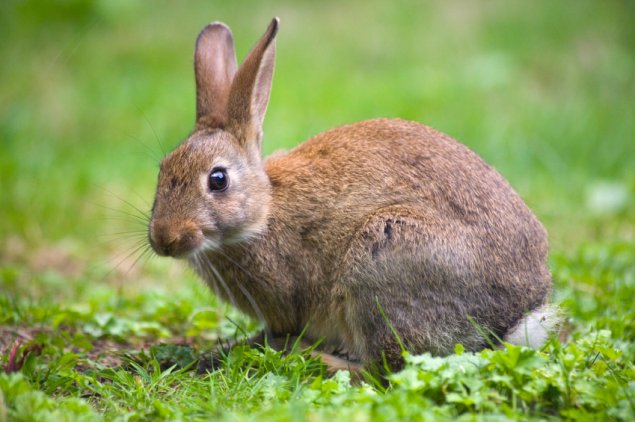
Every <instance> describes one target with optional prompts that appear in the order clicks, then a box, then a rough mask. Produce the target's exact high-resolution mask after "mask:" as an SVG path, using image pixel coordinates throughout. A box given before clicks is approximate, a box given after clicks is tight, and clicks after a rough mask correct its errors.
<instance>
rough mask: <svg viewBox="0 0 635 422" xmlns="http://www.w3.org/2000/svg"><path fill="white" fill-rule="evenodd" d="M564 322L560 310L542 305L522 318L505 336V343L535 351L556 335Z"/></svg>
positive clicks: (552, 306)
mask: <svg viewBox="0 0 635 422" xmlns="http://www.w3.org/2000/svg"><path fill="white" fill-rule="evenodd" d="M561 322H562V315H561V312H560V309H559V308H558V307H557V306H554V305H542V306H540V307H539V308H536V309H535V310H534V311H532V312H531V313H529V314H527V315H526V316H525V317H524V318H522V319H521V320H520V321H519V322H518V324H516V326H515V327H514V328H512V329H511V330H509V332H508V333H507V335H506V336H505V339H504V340H505V341H506V342H509V343H513V344H518V345H521V346H528V347H532V348H534V349H538V348H540V347H541V346H542V345H543V344H545V342H546V341H547V339H548V338H549V336H550V335H552V334H555V333H556V332H557V330H558V329H559V327H560V324H561Z"/></svg>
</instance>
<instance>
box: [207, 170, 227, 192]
mask: <svg viewBox="0 0 635 422" xmlns="http://www.w3.org/2000/svg"><path fill="white" fill-rule="evenodd" d="M228 184H229V177H228V176H227V171H226V170H225V169H223V168H218V167H217V168H215V169H213V170H212V171H211V172H210V174H209V178H208V179H207V186H208V187H209V190H211V191H213V192H214V191H215V192H222V191H224V190H225V189H227V185H228Z"/></svg>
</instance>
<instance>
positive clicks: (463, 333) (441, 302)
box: [330, 206, 549, 369]
mask: <svg viewBox="0 0 635 422" xmlns="http://www.w3.org/2000/svg"><path fill="white" fill-rule="evenodd" d="M446 222H447V219H445V220H444V219H443V218H436V217H435V215H433V214H428V215H426V214H424V213H422V212H420V211H418V210H413V209H410V208H408V207H400V206H393V207H390V208H387V209H383V210H380V212H378V213H376V214H375V215H373V216H371V217H370V218H369V219H368V220H367V222H366V224H365V225H364V226H363V228H362V229H361V230H360V231H359V232H358V234H357V235H356V236H355V237H354V239H353V241H352V242H351V245H350V247H349V249H348V253H347V256H346V257H345V258H344V259H343V262H342V263H341V265H340V266H339V268H341V269H342V271H340V273H339V274H336V276H335V278H334V279H335V280H336V282H335V284H334V287H333V289H332V292H331V293H332V301H331V305H332V308H331V312H330V314H331V315H332V318H334V320H337V321H341V325H340V326H345V328H342V331H343V332H344V333H345V335H342V336H341V338H344V339H345V340H348V341H349V342H350V344H348V345H347V349H349V350H352V351H355V352H356V353H357V354H359V356H360V357H361V360H362V361H363V362H365V363H369V362H377V361H380V360H381V359H383V356H385V358H386V359H387V360H388V362H389V363H391V364H392V365H393V368H394V369H398V368H399V366H400V364H401V362H402V358H401V348H400V345H399V341H401V342H403V344H404V346H405V347H406V349H407V350H408V351H410V352H412V353H424V352H430V353H432V354H436V355H444V354H448V353H451V352H452V351H453V350H454V346H455V344H457V343H461V344H462V345H463V346H464V347H465V348H466V349H467V350H480V349H482V348H484V347H486V346H487V345H488V342H487V340H486V339H485V338H484V337H483V336H482V335H481V333H480V332H479V329H477V328H476V327H475V323H476V325H477V326H480V327H479V328H480V330H481V332H485V333H493V334H495V335H496V336H498V337H499V338H502V337H503V336H504V335H505V334H506V333H507V331H508V329H509V328H510V327H511V326H512V325H513V324H514V323H515V322H516V321H518V320H519V319H520V318H522V315H523V312H526V311H529V310H531V309H534V308H535V307H537V306H539V305H541V304H542V303H544V301H545V298H546V295H547V293H548V290H549V289H548V286H549V279H548V276H547V279H545V271H546V266H545V265H544V264H543V263H535V266H536V267H537V268H539V270H537V271H536V274H524V273H521V274H515V273H514V272H513V271H509V269H505V268H502V269H501V268H500V266H501V263H500V262H488V261H487V260H488V259H490V258H489V257H488V254H487V250H486V248H485V247H483V246H482V245H481V243H480V242H481V241H480V239H478V238H477V236H476V235H475V234H470V231H469V230H467V229H466V228H465V227H460V225H459V224H455V225H452V224H447V223H446ZM491 259H492V260H493V259H494V258H491ZM512 264H513V263H510V268H516V267H515V266H514V265H512ZM504 265H505V264H503V266H504ZM518 267H523V268H525V267H532V265H519V266H518ZM543 267H545V268H543ZM543 269H544V271H543ZM546 274H548V272H547V273H546ZM508 278H509V279H508ZM382 313H384V314H385V317H384V316H383V315H382ZM391 326H392V327H394V330H395V331H396V334H397V335H398V336H399V339H400V340H399V341H398V340H397V339H396V338H395V335H394V333H393V332H392V328H391ZM494 341H496V340H494ZM382 355H383V356H382Z"/></svg>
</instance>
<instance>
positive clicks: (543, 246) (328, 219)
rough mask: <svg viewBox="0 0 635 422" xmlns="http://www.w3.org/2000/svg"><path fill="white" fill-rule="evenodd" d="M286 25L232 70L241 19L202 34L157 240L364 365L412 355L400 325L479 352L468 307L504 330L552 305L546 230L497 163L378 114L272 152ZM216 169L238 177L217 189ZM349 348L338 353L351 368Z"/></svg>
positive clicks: (247, 306)
mask: <svg viewBox="0 0 635 422" xmlns="http://www.w3.org/2000/svg"><path fill="white" fill-rule="evenodd" d="M276 31H277V20H274V21H273V22H272V24H271V25H270V26H269V28H268V30H267V32H266V33H265V35H264V36H263V38H262V39H261V40H260V41H259V43H258V44H257V45H256V46H255V47H254V50H253V51H252V53H251V54H250V55H249V56H248V58H247V59H246V61H245V63H244V64H243V65H242V66H241V67H240V68H239V69H238V70H237V71H235V72H234V71H232V66H235V64H234V65H233V64H232V60H231V58H233V57H234V52H233V41H231V40H232V38H231V33H230V32H229V29H228V28H227V27H226V26H224V25H222V24H212V25H208V26H207V27H206V28H205V29H204V30H203V32H202V33H201V35H200V36H199V40H198V42H197V52H196V58H197V59H196V67H195V68H196V80H197V104H198V107H197V115H198V118H197V125H196V128H195V131H194V132H193V134H192V135H191V136H190V137H189V138H188V139H187V140H186V141H185V142H184V143H183V144H181V145H180V146H179V147H178V148H177V149H176V150H175V151H173V152H172V153H171V154H169V155H168V156H167V157H166V158H165V159H164V160H163V162H162V163H161V171H160V175H159V183H158V188H157V194H156V200H155V206H154V208H153V213H152V220H151V223H150V227H149V239H150V243H151V244H152V246H153V248H154V249H155V251H157V253H159V254H160V255H169V256H174V257H185V258H187V259H188V261H189V262H190V264H191V265H192V266H193V267H194V269H195V270H196V271H197V272H198V273H199V274H200V276H201V277H202V278H203V279H204V280H205V281H206V282H207V283H208V284H209V285H210V287H211V288H212V289H213V290H214V291H215V292H216V294H218V295H219V296H220V297H222V298H223V299H224V300H226V301H229V302H231V303H233V304H234V305H235V306H237V307H238V308H239V309H241V310H242V311H243V312H245V313H247V314H249V315H251V316H252V317H254V318H258V319H260V320H262V321H263V322H264V323H265V325H266V327H267V330H268V331H269V332H270V333H271V335H272V336H273V338H275V337H278V336H279V337H286V336H287V335H291V336H297V335H299V334H300V333H301V332H302V331H303V329H305V328H306V333H305V340H306V341H309V342H312V341H317V340H320V339H321V340H322V343H321V350H323V351H324V353H334V354H336V355H338V356H346V357H348V359H349V360H350V361H351V362H356V361H359V362H362V363H363V364H364V365H365V366H366V367H370V366H371V365H375V364H380V363H381V362H382V361H383V360H384V359H385V360H386V361H387V362H388V364H389V365H390V366H392V368H394V369H398V368H400V367H401V365H402V353H401V348H400V345H399V341H398V340H397V338H396V337H395V336H394V334H393V333H392V331H391V327H390V326H391V325H392V327H394V330H395V331H396V333H397V334H398V335H399V339H400V340H401V341H402V342H403V344H404V346H405V347H406V349H408V350H410V351H411V352H414V353H421V352H426V351H429V352H431V353H434V354H447V353H450V352H451V351H452V350H453V347H454V345H455V344H456V343H462V344H463V345H464V346H465V348H466V349H468V350H479V349H481V348H483V347H485V346H486V345H487V342H486V340H485V339H484V338H483V336H482V334H481V332H479V330H478V329H477V328H475V326H474V324H473V323H472V322H471V321H470V318H471V319H472V320H473V321H474V322H476V324H477V325H478V326H480V327H481V329H482V330H484V331H485V332H488V331H491V332H492V333H493V334H495V335H496V336H498V337H500V338H502V337H503V336H504V335H505V334H506V333H507V332H508V331H509V330H510V329H511V328H512V327H514V326H516V325H517V324H518V322H519V321H520V320H521V319H522V318H523V316H524V315H525V314H526V313H528V312H530V311H532V310H534V309H537V308H538V307H539V306H541V305H543V304H544V303H545V302H546V299H547V296H548V293H549V290H550V286H551V278H550V274H549V271H548V269H547V265H546V258H547V236H546V233H545V230H544V228H543V227H542V225H541V224H540V223H539V221H538V220H537V219H536V217H535V216H534V215H533V214H532V212H531V211H530V210H529V209H528V208H527V206H526V205H525V204H524V203H523V201H522V200H521V199H520V197H519V196H518V195H517V194H516V193H515V192H514V191H513V190H512V188H511V187H510V186H509V184H508V183H507V182H506V181H505V180H504V179H503V178H502V177H501V176H500V174H498V173H497V172H496V171H495V170H494V169H492V168H491V167H490V166H489V165H487V164H486V163H485V162H484V161H483V160H481V159H480V158H479V157H478V156H477V155H476V154H475V153H473V152H472V151H470V150H469V149H468V148H466V147H465V146H463V145H461V144H459V143H457V142H456V141H454V140H452V139H451V138H449V137H448V136H446V135H444V134H442V133H439V132H437V131H435V130H433V129H431V128H429V127H427V126H424V125H421V124H419V123H414V122H407V121H403V120H396V119H376V120H369V121H365V122H361V123H356V124H352V125H348V126H344V127H340V128H337V129H333V130H330V131H328V132H324V133H322V134H320V135H317V136H315V137H314V138H312V139H310V140H308V141H307V142H305V143H303V144H301V145H300V146H298V147H297V148H295V149H293V150H292V151H289V152H287V153H278V154H276V155H274V156H272V157H270V158H268V159H267V160H264V161H262V160H261V158H260V139H261V127H262V119H263V117H264V112H265V109H266V106H267V101H268V98H269V90H270V87H271V79H272V74H273V58H274V54H275V39H274V37H275V34H276ZM210 46H213V47H214V48H215V49H216V50H214V51H209V50H206V51H204V52H203V51H199V50H200V49H202V48H205V49H209V48H211V47H210ZM204 60H209V61H210V62H211V63H212V64H211V65H206V64H205V62H204ZM223 61H226V62H227V63H226V66H227V68H228V69H229V70H226V69H225V68H224V67H223V66H219V63H222V62H223ZM218 72H221V73H222V76H220V77H219V76H217V75H216V73H218ZM234 73H235V77H234V78H233V79H231V78H229V77H228V76H227V75H233V74H234ZM230 82H231V85H230V86H228V85H227V84H229V83H230ZM216 98H218V99H219V100H216ZM214 101H218V102H217V103H215V102H214ZM219 166H220V167H223V168H226V169H227V172H228V174H229V180H230V185H229V188H228V189H227V191H225V192H210V191H209V190H207V185H206V180H207V179H206V178H207V175H208V174H209V173H210V171H211V170H212V169H213V168H216V167H219ZM382 311H383V312H384V313H385V316H386V318H384V317H383V316H382ZM337 359H338V358H337V357H336V356H331V355H325V361H328V362H331V363H332V365H333V366H334V367H335V368H337V367H338V365H339V366H340V367H348V366H346V364H342V362H341V361H338V360H337ZM344 362H346V361H344ZM351 365H352V367H354V368H358V366H359V365H357V366H356V365H353V364H351Z"/></svg>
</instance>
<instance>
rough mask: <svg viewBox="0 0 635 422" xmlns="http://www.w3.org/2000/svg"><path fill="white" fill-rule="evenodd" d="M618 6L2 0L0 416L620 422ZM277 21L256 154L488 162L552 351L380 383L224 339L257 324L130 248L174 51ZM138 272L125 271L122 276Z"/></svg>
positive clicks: (624, 221) (181, 57)
mask: <svg viewBox="0 0 635 422" xmlns="http://www.w3.org/2000/svg"><path fill="white" fill-rule="evenodd" d="M634 12H635V10H634V8H633V6H632V5H631V4H630V3H628V2H621V1H617V0H611V1H606V2H591V1H580V2H548V1H546V0H545V1H535V2H503V1H493V2H460V1H450V2H423V3H420V2H411V1H405V2H400V3H398V4H397V3H394V2H393V3H389V2H379V1H370V2H368V1H366V2H361V1H352V2H346V3H343V2H334V1H322V2H292V1H286V2H285V1H276V2H267V3H266V4H265V3H256V2H241V3H237V2H216V1H212V2H210V1H195V2H189V3H188V4H187V7H185V6H182V7H179V6H178V5H176V4H175V3H172V2H167V1H156V2H152V3H146V2H139V1H129V2H124V1H82V0H66V1H59V2H50V3H42V2H36V1H34V0H23V1H17V0H8V1H5V2H3V3H2V4H1V5H0V27H1V28H3V36H2V37H1V38H0V52H1V53H2V57H3V64H2V66H0V141H1V148H2V149H1V151H2V152H1V153H0V180H1V182H0V205H1V206H0V372H2V373H1V374H0V421H4V420H56V421H57V420H76V419H86V420H99V419H106V420H111V419H131V420H138V419H170V420H178V419H210V418H214V419H221V420H222V419H227V420H236V419H238V420H262V419H270V420H324V419H333V418H337V419H342V420H349V419H350V420H369V419H373V420H375V419H376V420H395V419H404V420H409V419H413V420H423V419H441V420H444V419H450V418H451V419H457V418H458V419H467V420H473V419H482V420H496V419H500V420H507V419H523V420H525V419H582V420H588V419H598V420H606V419H609V420H632V419H633V418H635V367H634V366H633V362H634V361H635V308H633V306H632V298H633V297H635V223H634V222H635V200H634V199H633V198H634V196H635V160H633V157H635V142H633V137H634V134H635V119H633V117H632V109H633V98H635V83H634V82H635V81H634V78H635V77H634V75H635V54H634V53H633V51H635V45H634V44H635V33H634V31H635V30H634V29H633V25H632V17H633V15H634ZM274 15H277V16H280V18H281V22H282V26H281V30H280V33H279V36H278V61H277V68H276V76H275V79H274V89H273V93H272V98H271V103H270V106H269V110H268V115H267V119H266V122H265V139H264V148H265V151H264V153H265V154H268V153H270V152H272V151H274V150H276V149H279V148H289V147H292V146H293V145H295V144H297V143H299V142H301V141H302V140H303V139H306V138H308V137H309V136H311V135H313V134H315V133H318V132H320V131H322V130H325V129H327V128H330V127H334V126H337V125H341V124H344V123H348V122H353V121H357V120H362V119H366V118H371V117H376V116H398V117H403V118H407V119H412V120H417V121H421V122H424V123H426V124H429V125H430V126H433V127H435V128H437V129H439V130H442V131H444V132H446V133H448V134H450V135H451V136H453V137H454V138H456V139H458V140H460V141H462V142H464V143H465V144H467V145H468V146H469V147H470V148H472V149H474V150H475V151H477V152H478V153H479V154H481V155H482V156H483V157H484V158H485V159H486V160H487V161H488V162H489V163H491V164H492V165H494V166H495V167H496V168H497V169H499V171H500V172H501V173H502V174H503V175H505V177H507V178H508V179H509V180H510V182H511V183H512V185H513V186H514V187H515V188H516V189H517V191H518V192H519V193H520V194H521V195H522V196H523V197H524V198H525V200H526V201H527V203H528V204H529V205H530V206H531V208H532V209H533V210H534V211H535V212H536V214H537V215H538V216H539V218H540V219H541V220H542V221H543V222H544V224H545V226H546V227H547V229H548V231H549V233H550V239H551V245H552V246H551V255H550V267H551V269H552V272H553V277H554V283H555V287H554V300H555V301H557V302H559V303H562V305H563V307H565V309H566V310H567V312H568V315H569V328H568V331H569V338H568V339H562V340H558V339H554V340H552V341H551V342H550V343H549V344H547V345H546V347H545V348H544V349H543V350H540V351H533V350H529V349H522V348H518V347H513V346H508V347H507V348H505V349H503V350H495V351H491V350H488V351H484V352H483V353H479V354H470V353H465V352H462V350H461V347H460V346H457V349H456V354H455V355H453V356H450V357H448V358H435V357H430V356H427V355H423V356H408V365H407V367H406V369H405V370H404V371H402V372H400V373H397V374H393V375H392V376H391V378H390V385H389V386H388V387H387V388H383V387H381V386H376V385H372V384H362V385H351V383H350V382H349V379H348V374H347V373H339V374H338V375H337V376H336V377H334V378H328V377H326V376H325V374H324V368H323V367H322V366H321V365H320V364H319V363H318V362H316V361H315V360H313V359H311V358H310V357H309V356H308V355H307V354H302V353H292V354H289V355H281V354H279V353H276V352H274V351H272V350H268V349H267V350H265V351H259V350H251V349H246V348H242V349H236V350H234V351H232V353H231V354H230V355H229V356H227V358H226V359H225V361H224V362H223V365H222V366H221V368H219V369H218V370H217V371H214V372H212V373H210V374H207V375H196V374H195V372H193V371H191V370H190V369H191V367H192V366H193V365H195V362H196V360H197V359H198V357H199V353H200V352H201V351H204V350H205V349H206V348H209V347H210V345H211V344H212V342H213V341H215V340H216V339H218V338H233V337H240V336H241V335H242V333H243V332H244V331H246V332H251V331H254V330H256V329H257V327H258V324H257V323H256V322H254V321H251V320H249V319H247V318H246V317H245V316H243V315H240V314H238V313H237V312H236V311H235V310H233V309H232V308H231V307H230V306H228V305H227V304H222V303H219V302H218V301H217V299H216V298H214V297H213V296H212V295H211V293H209V292H207V291H206V290H205V288H204V287H203V286H202V284H201V283H200V282H199V281H198V280H196V279H195V277H194V276H193V275H192V274H191V273H190V272H188V271H187V270H186V269H184V268H183V266H182V265H180V263H178V262H172V261H170V260H163V259H155V258H150V259H147V260H146V259H140V260H138V261H137V258H138V257H139V252H135V248H136V247H137V245H138V243H137V242H143V239H144V236H145V235H144V228H143V224H142V223H140V222H139V221H138V216H139V213H138V212H137V210H136V209H137V208H138V209H140V210H142V211H144V210H148V209H149V207H150V205H149V204H150V201H151V200H152V196H153V189H154V183H155V179H156V173H157V163H158V160H159V159H160V157H161V156H162V155H163V153H164V152H165V151H168V150H169V149H171V148H173V147H174V146H175V145H176V144H177V143H178V142H179V141H180V140H181V139H183V138H184V137H185V136H186V135H187V133H188V131H189V130H190V129H191V125H192V123H193V118H194V83H193V75H192V64H191V58H192V57H191V56H192V48H193V42H194V40H195V38H196V35H197V33H198V31H199V30H200V28H201V27H202V26H203V25H204V24H205V23H207V22H208V21H211V20H222V21H225V22H227V23H228V24H229V25H230V26H231V27H232V29H233V30H234V34H235V38H236V44H237V50H238V55H239V57H243V56H244V54H245V53H246V52H247V51H248V49H249V48H250V46H251V45H252V43H253V42H254V41H255V40H256V39H257V37H258V36H259V35H260V34H261V33H262V31H264V28H265V27H266V25H267V23H268V22H269V19H270V18H271V17H272V16H274ZM135 261H137V262H135Z"/></svg>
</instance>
